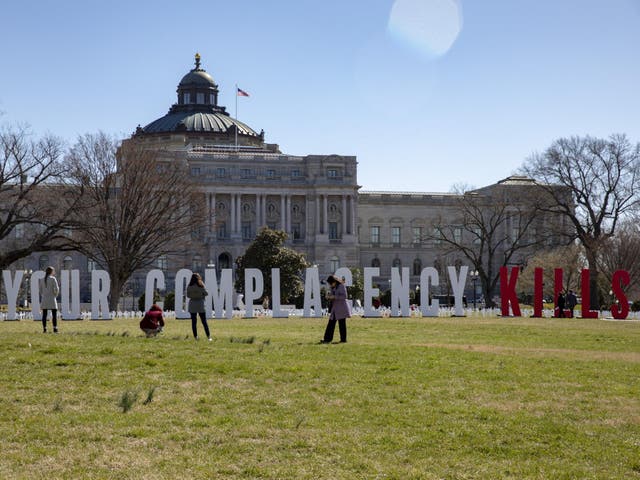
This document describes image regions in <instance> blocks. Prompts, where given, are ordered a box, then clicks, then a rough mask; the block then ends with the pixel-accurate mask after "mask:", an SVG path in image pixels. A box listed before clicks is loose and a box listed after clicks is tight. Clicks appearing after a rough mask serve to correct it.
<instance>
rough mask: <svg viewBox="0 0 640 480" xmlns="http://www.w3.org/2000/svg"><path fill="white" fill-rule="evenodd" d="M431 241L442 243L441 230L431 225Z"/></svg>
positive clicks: (437, 243)
mask: <svg viewBox="0 0 640 480" xmlns="http://www.w3.org/2000/svg"><path fill="white" fill-rule="evenodd" d="M433 243H435V244H436V245H440V243H442V230H440V229H439V228H438V227H433Z"/></svg>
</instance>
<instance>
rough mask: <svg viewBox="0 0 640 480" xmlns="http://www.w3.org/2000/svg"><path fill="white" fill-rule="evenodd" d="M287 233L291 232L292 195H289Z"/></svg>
mask: <svg viewBox="0 0 640 480" xmlns="http://www.w3.org/2000/svg"><path fill="white" fill-rule="evenodd" d="M286 225H287V229H286V232H287V233H291V195H287V223H286Z"/></svg>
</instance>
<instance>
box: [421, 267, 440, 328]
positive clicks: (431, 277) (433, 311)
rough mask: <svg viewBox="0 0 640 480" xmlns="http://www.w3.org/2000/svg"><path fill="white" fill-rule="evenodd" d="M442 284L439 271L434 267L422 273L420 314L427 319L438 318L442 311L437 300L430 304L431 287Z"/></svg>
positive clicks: (425, 269)
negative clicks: (439, 312) (439, 311)
mask: <svg viewBox="0 0 640 480" xmlns="http://www.w3.org/2000/svg"><path fill="white" fill-rule="evenodd" d="M439 284H440V277H439V275H438V271H437V270H436V269H435V268H433V267H427V268H424V269H423V270H422V272H421V273H420V312H422V315H423V316H425V317H437V316H438V310H439V309H440V300H438V299H437V298H436V299H435V300H433V301H432V302H431V303H429V299H430V297H431V285H433V286H434V287H437V286H438V285H439Z"/></svg>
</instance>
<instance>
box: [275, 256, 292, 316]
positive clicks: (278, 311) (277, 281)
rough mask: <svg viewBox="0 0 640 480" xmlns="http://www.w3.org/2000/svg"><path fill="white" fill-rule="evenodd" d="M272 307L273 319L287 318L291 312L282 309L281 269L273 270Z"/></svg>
mask: <svg viewBox="0 0 640 480" xmlns="http://www.w3.org/2000/svg"><path fill="white" fill-rule="evenodd" d="M271 306H272V307H273V308H272V312H273V318H285V317H288V316H289V312H287V311H286V310H282V309H281V308H280V269H279V268H272V269H271Z"/></svg>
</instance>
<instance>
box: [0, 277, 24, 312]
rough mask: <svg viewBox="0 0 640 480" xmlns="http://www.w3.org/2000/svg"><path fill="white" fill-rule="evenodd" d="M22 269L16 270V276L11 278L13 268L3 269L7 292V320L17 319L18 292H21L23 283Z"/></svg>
mask: <svg viewBox="0 0 640 480" xmlns="http://www.w3.org/2000/svg"><path fill="white" fill-rule="evenodd" d="M23 275H24V272H23V271H22V270H16V276H15V278H14V279H13V281H12V280H11V270H3V271H2V280H3V281H4V289H5V291H6V292H7V320H16V319H17V316H16V306H17V304H18V293H19V292H20V284H21V283H22V276H23Z"/></svg>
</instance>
